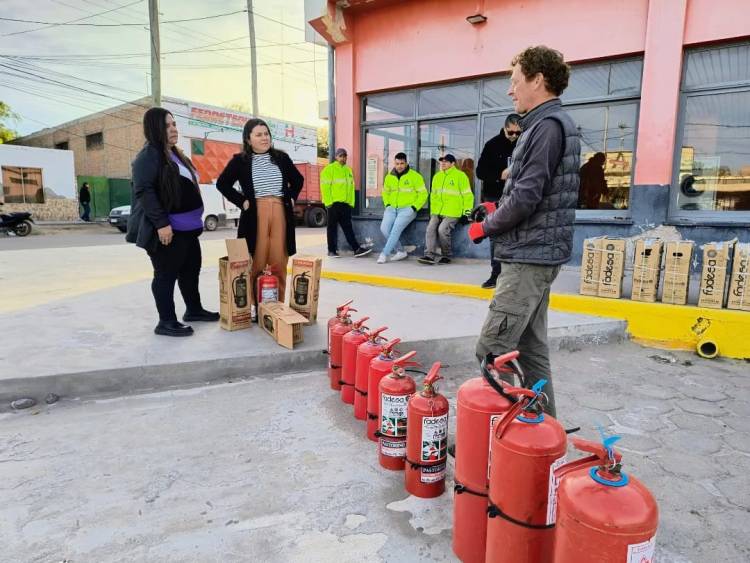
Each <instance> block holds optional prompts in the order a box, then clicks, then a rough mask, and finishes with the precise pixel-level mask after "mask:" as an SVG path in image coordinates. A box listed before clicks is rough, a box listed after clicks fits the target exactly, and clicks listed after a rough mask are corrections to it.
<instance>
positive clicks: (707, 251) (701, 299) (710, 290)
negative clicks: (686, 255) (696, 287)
mask: <svg viewBox="0 0 750 563" xmlns="http://www.w3.org/2000/svg"><path fill="white" fill-rule="evenodd" d="M735 242H736V241H733V240H732V241H729V242H709V243H707V244H704V245H703V271H702V272H701V286H700V292H699V293H698V307H710V308H711V309H721V308H722V307H723V306H724V298H725V295H726V291H725V290H726V282H727V267H728V266H729V261H730V259H731V258H732V250H733V248H734V243H735Z"/></svg>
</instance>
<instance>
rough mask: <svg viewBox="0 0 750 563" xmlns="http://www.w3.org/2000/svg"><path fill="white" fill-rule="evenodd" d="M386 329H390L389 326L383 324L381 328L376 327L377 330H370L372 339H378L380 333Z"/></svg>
mask: <svg viewBox="0 0 750 563" xmlns="http://www.w3.org/2000/svg"><path fill="white" fill-rule="evenodd" d="M385 330H388V327H387V326H381V327H380V328H376V329H375V330H373V331H370V340H372V341H373V342H374V341H375V340H377V338H378V336H380V333H381V332H383V331H385Z"/></svg>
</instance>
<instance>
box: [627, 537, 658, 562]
mask: <svg viewBox="0 0 750 563" xmlns="http://www.w3.org/2000/svg"><path fill="white" fill-rule="evenodd" d="M655 547H656V536H654V537H653V538H651V539H650V540H648V541H645V542H642V543H632V544H630V545H629V546H628V560H627V563H653V561H654V549H655Z"/></svg>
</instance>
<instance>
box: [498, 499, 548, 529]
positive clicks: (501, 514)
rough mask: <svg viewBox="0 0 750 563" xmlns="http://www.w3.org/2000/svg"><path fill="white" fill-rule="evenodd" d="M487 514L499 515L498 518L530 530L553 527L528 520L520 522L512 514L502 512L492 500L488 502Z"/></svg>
mask: <svg viewBox="0 0 750 563" xmlns="http://www.w3.org/2000/svg"><path fill="white" fill-rule="evenodd" d="M487 516H489V517H490V518H495V517H497V516H499V517H500V518H502V519H504V520H507V521H508V522H510V523H511V524H515V525H516V526H521V527H522V528H530V529H532V530H549V529H551V528H554V527H555V525H554V524H529V523H528V522H521V521H520V520H516V519H515V518H513V517H512V516H510V515H508V514H506V513H505V512H503V511H502V510H501V509H500V507H499V506H496V505H495V504H493V503H492V501H490V504H489V506H488V507H487Z"/></svg>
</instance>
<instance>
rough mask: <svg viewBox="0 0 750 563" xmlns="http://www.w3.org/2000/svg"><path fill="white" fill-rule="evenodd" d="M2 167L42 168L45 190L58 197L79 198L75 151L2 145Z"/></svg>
mask: <svg viewBox="0 0 750 563" xmlns="http://www.w3.org/2000/svg"><path fill="white" fill-rule="evenodd" d="M0 166H23V167H28V168H41V169H42V182H43V185H44V188H45V189H51V190H52V191H54V192H55V193H56V194H57V195H58V196H63V197H66V198H69V199H76V198H77V193H78V190H77V186H76V176H75V165H74V161H73V151H63V150H57V149H40V148H36V147H22V146H17V145H6V144H0ZM0 181H2V179H1V177H0Z"/></svg>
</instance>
